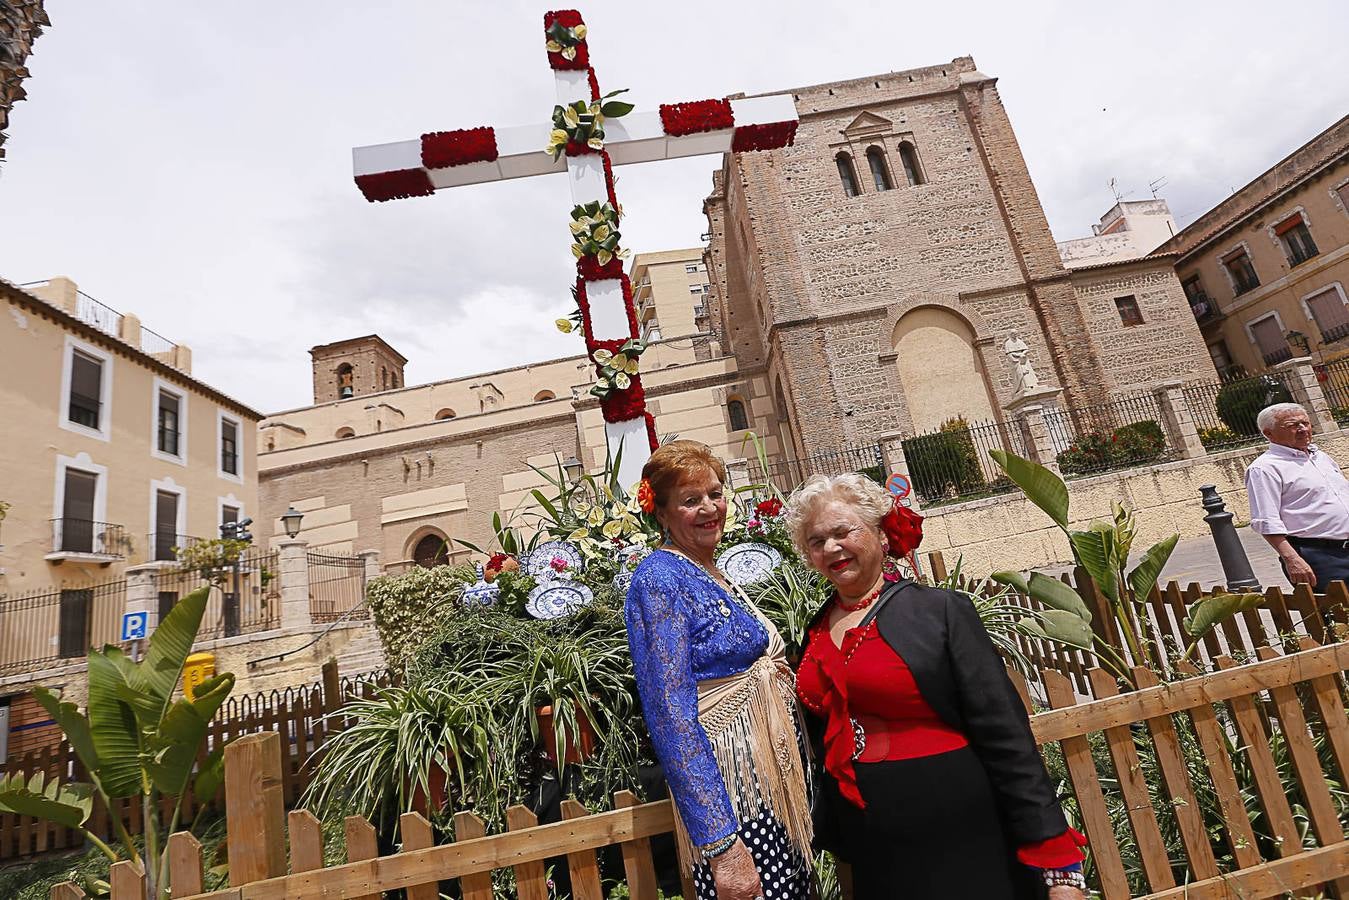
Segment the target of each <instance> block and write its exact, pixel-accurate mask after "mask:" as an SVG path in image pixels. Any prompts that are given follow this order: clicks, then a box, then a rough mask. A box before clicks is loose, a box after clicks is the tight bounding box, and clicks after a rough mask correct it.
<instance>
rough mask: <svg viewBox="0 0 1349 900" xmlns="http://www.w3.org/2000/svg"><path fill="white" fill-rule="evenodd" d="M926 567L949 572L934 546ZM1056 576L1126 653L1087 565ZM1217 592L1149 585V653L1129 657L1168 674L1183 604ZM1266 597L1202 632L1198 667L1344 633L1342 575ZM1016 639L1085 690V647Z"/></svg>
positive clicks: (1143, 624) (1016, 600) (1036, 659)
mask: <svg viewBox="0 0 1349 900" xmlns="http://www.w3.org/2000/svg"><path fill="white" fill-rule="evenodd" d="M928 566H929V571H930V572H931V575H932V578H933V580H936V581H942V580H944V579H945V578H946V577H947V574H948V570H947V567H946V562H945V560H944V558H943V557H942V554H941V552H940V551H934V552H932V553H930V554H928ZM1060 580H1062V581H1063V583H1064V584H1067V585H1070V586H1071V587H1073V588H1074V589H1076V590H1077V592H1078V594H1079V595H1081V596H1082V597H1083V598H1084V599H1085V600H1086V602H1087V606H1088V608H1089V609H1091V612H1092V623H1091V625H1092V630H1093V631H1094V632H1095V633H1096V634H1097V635H1098V636H1099V637H1101V638H1104V639H1105V641H1106V642H1107V643H1109V644H1110V645H1111V646H1112V647H1114V648H1116V649H1117V650H1119V651H1120V652H1121V654H1123V655H1124V656H1125V658H1126V659H1129V657H1130V653H1129V650H1128V647H1127V646H1125V643H1124V641H1122V640H1121V639H1120V635H1119V629H1118V626H1117V625H1116V623H1115V621H1114V618H1113V616H1112V615H1111V613H1110V611H1109V607H1108V605H1107V601H1106V599H1105V597H1104V596H1102V594H1101V592H1100V589H1099V588H1097V586H1096V583H1095V582H1094V581H1092V579H1091V576H1090V575H1088V574H1087V572H1086V570H1085V569H1082V568H1080V567H1079V568H1077V569H1076V570H1074V572H1072V573H1071V574H1064V575H1062V576H1061V578H1060ZM1222 590H1223V588H1222V587H1221V586H1217V587H1213V588H1209V589H1207V590H1206V589H1204V588H1202V587H1200V586H1199V585H1198V584H1197V583H1191V584H1189V585H1188V586H1185V587H1182V586H1181V585H1180V584H1178V583H1177V582H1175V581H1171V582H1168V583H1167V584H1166V585H1165V586H1164V587H1162V586H1159V587H1158V588H1155V589H1154V590H1153V591H1152V593H1151V594H1150V595H1149V597H1148V599H1147V603H1146V604H1144V605H1143V607H1142V615H1141V618H1140V619H1139V621H1138V623H1137V624H1138V625H1139V626H1140V628H1141V632H1142V633H1143V634H1146V635H1147V636H1148V637H1149V638H1150V640H1151V646H1150V652H1149V656H1148V658H1147V659H1145V660H1132V659H1130V662H1134V663H1137V664H1140V665H1148V666H1150V667H1152V668H1154V669H1156V670H1157V671H1160V672H1163V673H1165V674H1167V675H1168V676H1174V675H1175V674H1176V673H1175V671H1174V667H1173V661H1172V659H1173V657H1174V656H1176V655H1178V654H1179V653H1180V652H1181V651H1183V650H1184V649H1185V648H1186V647H1188V646H1189V644H1190V642H1191V638H1190V636H1189V635H1188V634H1187V633H1186V631H1185V626H1184V624H1183V623H1184V621H1185V618H1186V615H1187V614H1188V612H1187V611H1188V609H1189V607H1191V606H1193V605H1194V604H1195V603H1197V602H1199V601H1200V600H1201V599H1203V598H1204V597H1205V596H1207V595H1210V594H1212V593H1214V592H1218V591H1222ZM1264 596H1265V600H1264V603H1263V604H1262V605H1261V606H1259V607H1257V608H1256V609H1248V610H1244V611H1242V612H1241V613H1240V614H1239V615H1237V616H1234V617H1232V618H1230V619H1226V620H1224V621H1223V622H1222V623H1220V624H1219V625H1218V627H1217V628H1214V629H1213V630H1211V631H1209V633H1208V634H1206V635H1205V636H1204V637H1203V639H1202V640H1201V641H1200V642H1199V645H1198V647H1197V648H1196V652H1195V659H1196V661H1197V663H1198V666H1199V668H1200V669H1201V670H1203V671H1212V669H1213V668H1214V661H1215V660H1216V659H1217V658H1218V657H1220V656H1228V657H1231V658H1232V659H1235V660H1237V661H1238V662H1246V661H1248V660H1252V659H1255V657H1256V655H1257V654H1258V653H1259V652H1260V650H1261V648H1264V647H1269V648H1273V649H1274V650H1275V651H1276V652H1282V651H1283V649H1284V648H1285V647H1291V646H1295V641H1296V639H1297V638H1299V637H1310V638H1312V639H1314V640H1315V641H1317V642H1318V643H1327V642H1328V641H1330V640H1335V639H1336V630H1337V629H1339V630H1341V631H1342V630H1343V629H1345V628H1346V624H1347V623H1349V589H1347V588H1346V586H1345V583H1344V582H1342V581H1333V582H1331V583H1330V584H1329V585H1328V586H1327V588H1326V592H1325V593H1324V594H1315V593H1313V592H1312V589H1311V588H1310V587H1309V586H1308V585H1305V584H1299V585H1296V586H1295V587H1294V589H1293V590H1292V591H1291V592H1287V591H1284V590H1283V589H1281V588H1279V587H1276V586H1272V587H1269V588H1266V589H1265V591H1264ZM1008 600H1009V601H1010V602H1011V603H1012V604H1014V605H1017V606H1021V607H1022V608H1024V609H1026V610H1027V611H1028V612H1038V611H1043V610H1044V608H1045V607H1044V606H1042V605H1041V604H1040V602H1039V601H1038V600H1035V599H1034V598H1033V597H1028V596H1025V595H1023V594H1018V593H1015V592H1014V593H1012V594H1011V595H1010V596H1009V597H1008ZM1016 644H1017V648H1018V649H1019V650H1020V651H1021V652H1022V654H1023V655H1024V656H1025V657H1026V658H1027V659H1028V660H1029V661H1030V662H1031V665H1032V667H1033V670H1034V671H1035V672H1036V673H1038V672H1041V671H1054V672H1058V673H1059V674H1061V675H1064V676H1066V677H1067V678H1068V679H1069V680H1070V681H1071V683H1072V685H1073V687H1074V688H1076V689H1077V691H1078V693H1079V694H1081V695H1083V696H1091V685H1090V682H1089V680H1088V677H1087V673H1088V671H1089V670H1091V669H1093V668H1095V667H1096V666H1097V662H1096V658H1095V656H1094V655H1093V654H1092V653H1091V652H1089V651H1086V650H1078V649H1075V648H1071V647H1065V646H1063V645H1060V644H1055V643H1051V642H1048V641H1043V640H1040V639H1038V638H1033V637H1028V636H1026V635H1020V634H1018V635H1017V636H1016ZM1037 686H1038V685H1037ZM1036 694H1037V696H1039V697H1043V691H1042V690H1037V691H1036Z"/></svg>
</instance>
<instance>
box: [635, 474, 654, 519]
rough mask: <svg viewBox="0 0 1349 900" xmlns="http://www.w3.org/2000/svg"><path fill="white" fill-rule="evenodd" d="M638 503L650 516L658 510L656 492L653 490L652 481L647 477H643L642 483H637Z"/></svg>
mask: <svg viewBox="0 0 1349 900" xmlns="http://www.w3.org/2000/svg"><path fill="white" fill-rule="evenodd" d="M637 505H638V506H640V507H641V508H642V512H644V513H646V514H647V515H648V516H649V515H651V514H652V513H653V512H655V511H656V492H655V491H654V490H652V488H651V482H650V481H649V480H648V479H646V478H643V479H642V482H641V484H639V485H637Z"/></svg>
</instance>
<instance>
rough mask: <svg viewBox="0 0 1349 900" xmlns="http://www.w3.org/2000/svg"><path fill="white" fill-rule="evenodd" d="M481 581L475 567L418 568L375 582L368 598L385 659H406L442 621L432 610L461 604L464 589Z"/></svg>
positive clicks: (371, 585)
mask: <svg viewBox="0 0 1349 900" xmlns="http://www.w3.org/2000/svg"><path fill="white" fill-rule="evenodd" d="M477 578H478V575H477V572H476V570H475V569H474V568H473V567H472V566H436V567H434V568H430V569H424V568H422V567H420V566H416V567H414V568H411V569H409V570H408V571H406V572H403V573H401V574H399V575H381V576H380V577H379V578H373V579H371V580H370V583H369V584H368V585H366V588H365V596H366V602H367V603H368V604H369V606H370V614H371V615H372V616H373V617H374V619H375V630H376V631H377V632H378V633H379V641H380V643H381V644H383V645H384V658H385V659H387V660H389V661H390V662H391V663H393V662H394V661H396V660H403V659H406V658H407V657H408V656H409V655H410V654H411V653H412V651H413V650H415V649H417V647H419V646H421V644H422V643H423V642H424V641H425V640H426V639H427V638H428V637H430V636H431V634H432V633H433V632H434V631H435V628H436V626H437V625H438V624H439V622H440V621H441V619H440V617H438V616H436V615H434V614H432V612H431V611H432V609H434V608H435V607H437V606H440V605H441V604H446V603H455V602H458V600H459V598H460V597H462V596H463V594H464V587H465V586H466V585H469V584H472V583H473V582H474V581H476V580H477Z"/></svg>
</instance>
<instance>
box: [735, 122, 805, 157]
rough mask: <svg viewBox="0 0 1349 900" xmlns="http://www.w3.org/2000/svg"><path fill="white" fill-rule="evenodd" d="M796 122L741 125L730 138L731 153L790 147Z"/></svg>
mask: <svg viewBox="0 0 1349 900" xmlns="http://www.w3.org/2000/svg"><path fill="white" fill-rule="evenodd" d="M798 124H799V123H797V122H774V123H772V124H770V125H741V126H739V127H738V128H736V130H735V137H733V138H731V152H732V153H748V152H750V151H753V150H778V149H780V148H782V147H790V146H791V144H792V141H794V140H796V126H797V125H798Z"/></svg>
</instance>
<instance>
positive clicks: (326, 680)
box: [323, 659, 346, 713]
mask: <svg viewBox="0 0 1349 900" xmlns="http://www.w3.org/2000/svg"><path fill="white" fill-rule="evenodd" d="M345 702H346V701H345V699H344V698H343V697H342V679H341V678H339V677H338V673H337V660H335V659H330V660H328V661H327V662H326V663H324V664H323V711H324V712H326V713H332V712H336V711H337V710H339V709H341V708H342V705H343V703H345Z"/></svg>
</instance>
